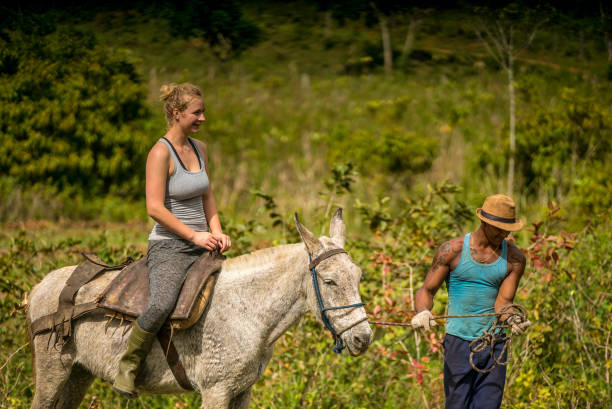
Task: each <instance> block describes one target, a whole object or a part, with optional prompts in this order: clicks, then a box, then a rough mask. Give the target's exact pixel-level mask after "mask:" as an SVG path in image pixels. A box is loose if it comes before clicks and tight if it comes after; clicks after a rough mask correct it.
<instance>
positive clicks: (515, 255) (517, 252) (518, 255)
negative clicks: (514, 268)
mask: <svg viewBox="0 0 612 409" xmlns="http://www.w3.org/2000/svg"><path fill="white" fill-rule="evenodd" d="M508 261H509V262H510V263H513V264H520V265H522V266H524V265H525V264H526V263H527V257H525V254H524V253H523V251H522V250H521V249H519V248H518V247H517V246H516V244H514V243H512V242H508Z"/></svg>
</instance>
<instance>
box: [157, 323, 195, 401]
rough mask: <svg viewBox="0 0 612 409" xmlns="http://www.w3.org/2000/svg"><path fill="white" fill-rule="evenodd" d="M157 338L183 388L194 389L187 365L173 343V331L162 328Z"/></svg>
mask: <svg viewBox="0 0 612 409" xmlns="http://www.w3.org/2000/svg"><path fill="white" fill-rule="evenodd" d="M157 340H158V341H159V345H161V347H162V350H163V351H164V355H165V356H166V362H168V366H169V367H170V370H171V371H172V374H173V375H174V377H175V378H176V381H177V382H178V384H179V385H180V386H181V388H183V389H185V390H187V391H192V390H193V386H192V385H191V383H190V382H189V379H188V378H187V374H186V373H185V367H183V364H182V363H181V360H180V358H179V355H178V352H177V351H176V348H175V347H174V343H172V336H171V332H170V331H168V330H167V329H166V328H162V329H161V330H159V332H158V333H157Z"/></svg>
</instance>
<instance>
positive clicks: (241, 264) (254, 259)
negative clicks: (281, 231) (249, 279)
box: [223, 243, 304, 272]
mask: <svg viewBox="0 0 612 409" xmlns="http://www.w3.org/2000/svg"><path fill="white" fill-rule="evenodd" d="M303 246H304V245H303V244H302V243H294V244H282V245H280V246H274V247H269V248H265V249H260V250H255V251H253V252H251V253H247V254H243V255H241V256H238V257H234V258H229V259H227V260H225V262H224V263H223V270H224V271H228V272H229V271H235V270H246V269H253V268H257V267H259V266H262V265H265V264H269V263H270V262H273V261H276V262H278V259H279V258H280V257H284V256H287V255H289V254H292V253H293V251H292V250H294V249H295V248H297V247H303Z"/></svg>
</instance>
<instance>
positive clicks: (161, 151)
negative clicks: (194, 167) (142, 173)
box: [149, 139, 170, 159]
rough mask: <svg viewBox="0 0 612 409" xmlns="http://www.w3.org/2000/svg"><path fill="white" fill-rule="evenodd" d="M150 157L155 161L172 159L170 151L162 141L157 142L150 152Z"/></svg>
mask: <svg viewBox="0 0 612 409" xmlns="http://www.w3.org/2000/svg"><path fill="white" fill-rule="evenodd" d="M149 157H150V158H154V159H168V158H169V157H170V150H169V149H168V147H167V146H166V144H165V143H164V142H162V139H159V140H158V141H157V142H155V144H154V145H153V147H152V148H151V150H150V151H149Z"/></svg>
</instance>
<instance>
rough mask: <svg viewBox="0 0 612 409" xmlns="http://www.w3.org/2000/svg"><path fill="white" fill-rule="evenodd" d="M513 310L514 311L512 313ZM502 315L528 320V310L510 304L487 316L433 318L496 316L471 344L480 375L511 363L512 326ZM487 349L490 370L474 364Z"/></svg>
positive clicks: (456, 316)
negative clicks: (497, 349) (497, 350)
mask: <svg viewBox="0 0 612 409" xmlns="http://www.w3.org/2000/svg"><path fill="white" fill-rule="evenodd" d="M510 309H512V311H510ZM502 315H508V318H509V317H510V316H517V317H519V319H520V321H519V322H524V321H526V320H527V310H526V309H525V307H523V306H521V305H518V304H509V305H506V306H504V307H503V308H502V310H501V311H500V312H490V313H485V314H466V315H439V316H437V317H433V318H432V319H434V320H442V319H446V318H472V317H490V316H495V320H494V321H493V323H492V324H491V327H489V329H488V330H482V332H483V334H482V335H481V336H480V337H478V338H476V339H475V340H473V341H472V342H470V365H472V368H474V370H475V371H477V372H480V373H489V372H491V371H492V370H493V369H495V368H496V367H498V366H506V365H508V362H509V361H510V354H511V351H512V335H505V331H504V330H505V329H507V328H510V325H508V324H505V323H504V322H505V321H507V318H506V320H504V321H503V322H502V321H501V317H502ZM369 323H370V324H375V325H384V326H397V327H410V328H412V324H409V323H401V322H383V321H369ZM501 342H505V344H504V347H503V348H502V350H501V352H500V353H499V355H497V356H495V351H494V348H495V345H496V344H498V343H501ZM487 347H489V353H490V354H491V359H492V360H493V365H491V367H489V368H484V369H481V368H478V367H477V366H476V364H474V354H476V353H479V352H483V351H484V350H485V349H486V348H487ZM506 351H508V356H507V357H506V360H505V361H503V362H502V361H501V358H502V357H503V355H504V353H505V352H506Z"/></svg>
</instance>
